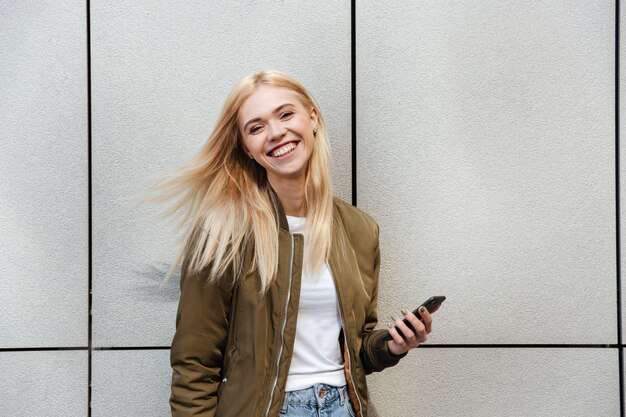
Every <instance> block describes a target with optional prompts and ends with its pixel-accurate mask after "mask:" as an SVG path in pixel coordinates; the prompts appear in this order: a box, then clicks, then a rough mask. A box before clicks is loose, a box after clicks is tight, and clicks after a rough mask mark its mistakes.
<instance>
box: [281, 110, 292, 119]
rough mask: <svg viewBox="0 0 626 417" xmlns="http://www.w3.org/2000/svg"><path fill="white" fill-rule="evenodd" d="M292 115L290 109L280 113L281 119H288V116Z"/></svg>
mask: <svg viewBox="0 0 626 417" xmlns="http://www.w3.org/2000/svg"><path fill="white" fill-rule="evenodd" d="M292 115H293V112H292V111H286V112H284V113H282V114H281V115H280V118H281V119H288V118H289V117H291V116H292Z"/></svg>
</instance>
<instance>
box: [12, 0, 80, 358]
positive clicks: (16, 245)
mask: <svg viewBox="0 0 626 417" xmlns="http://www.w3.org/2000/svg"><path fill="white" fill-rule="evenodd" d="M85 26H86V25H85V3H84V2H78V1H67V0H64V1H57V2H43V3H42V2H36V1H9V2H6V1H3V2H1V4H0V45H1V46H0V62H2V64H1V65H0V138H1V139H0V142H1V145H0V147H1V149H2V150H1V151H0V270H1V271H2V278H1V279H0V317H1V319H0V347H2V348H12V347H39V346H42V347H48V346H86V345H87V314H88V312H87V288H88V275H87V253H88V241H87V236H88V229H87V210H88V206H87V175H88V173H87V81H86V78H87V58H86V38H87V32H86V27H85Z"/></svg>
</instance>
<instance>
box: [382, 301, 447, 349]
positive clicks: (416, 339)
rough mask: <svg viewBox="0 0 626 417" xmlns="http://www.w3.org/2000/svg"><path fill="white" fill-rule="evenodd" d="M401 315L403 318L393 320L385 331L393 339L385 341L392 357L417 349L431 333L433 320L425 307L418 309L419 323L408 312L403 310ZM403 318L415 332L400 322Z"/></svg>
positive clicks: (413, 315)
mask: <svg viewBox="0 0 626 417" xmlns="http://www.w3.org/2000/svg"><path fill="white" fill-rule="evenodd" d="M438 308H439V307H437V309H438ZM435 311H437V310H436V309H435V310H434V311H433V313H434V312H435ZM402 313H403V314H404V317H399V318H393V322H392V323H389V324H391V326H389V325H388V326H387V327H388V329H387V330H388V331H389V334H390V335H391V337H392V338H393V339H392V340H389V341H387V346H388V347H389V351H390V352H391V353H392V354H394V355H401V354H403V353H405V352H408V351H409V350H410V349H413V348H416V347H418V346H419V345H420V344H421V343H424V342H425V341H426V339H428V335H429V334H430V332H431V331H432V323H433V320H432V317H431V315H430V313H429V312H428V310H426V308H425V307H420V316H421V317H422V320H421V321H420V319H418V318H417V317H416V316H415V314H413V313H412V312H410V311H406V310H403V311H402ZM403 318H406V319H407V320H408V321H409V323H411V326H413V328H414V329H415V332H413V331H412V330H411V329H410V328H409V327H408V326H407V325H406V324H404V323H403V322H402V320H403ZM394 326H398V329H400V331H401V332H402V334H403V335H404V337H405V338H406V340H405V339H403V338H402V336H400V333H398V331H397V330H396V329H395V328H394Z"/></svg>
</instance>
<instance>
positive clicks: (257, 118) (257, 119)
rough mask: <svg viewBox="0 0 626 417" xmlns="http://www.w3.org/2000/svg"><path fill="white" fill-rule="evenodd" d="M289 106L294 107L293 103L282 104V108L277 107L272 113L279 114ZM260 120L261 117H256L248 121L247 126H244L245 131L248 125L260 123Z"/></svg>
mask: <svg viewBox="0 0 626 417" xmlns="http://www.w3.org/2000/svg"><path fill="white" fill-rule="evenodd" d="M287 106H293V104H292V103H285V104H281V105H280V106H278V107H276V108H275V109H274V111H273V112H272V113H278V112H279V111H281V110H282V109H283V108H284V107H287ZM260 120H261V118H260V117H255V118H254V119H250V120H248V121H247V122H246V124H245V125H243V130H246V129H247V128H248V125H249V124H250V123H254V122H258V121H260Z"/></svg>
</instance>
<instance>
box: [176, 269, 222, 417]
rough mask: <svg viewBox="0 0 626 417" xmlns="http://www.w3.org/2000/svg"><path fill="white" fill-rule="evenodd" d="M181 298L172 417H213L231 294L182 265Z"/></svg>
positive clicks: (202, 275) (177, 318) (177, 325)
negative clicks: (190, 272) (189, 271)
mask: <svg viewBox="0 0 626 417" xmlns="http://www.w3.org/2000/svg"><path fill="white" fill-rule="evenodd" d="M180 287H181V294H180V301H179V304H178V312H177V315H176V333H175V335H174V339H173V340H172V349H171V353H170V363H171V366H172V391H171V396H170V406H171V409H172V417H213V416H214V415H215V409H216V407H217V389H218V386H219V384H220V382H221V371H222V364H223V360H224V350H225V345H226V340H227V334H228V328H229V326H228V318H229V310H230V299H231V291H230V290H229V289H227V288H225V287H226V286H225V285H224V284H220V285H217V284H208V283H207V281H206V279H205V276H204V274H193V275H192V274H188V273H187V270H186V268H185V264H184V263H183V268H182V271H181V282H180Z"/></svg>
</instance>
